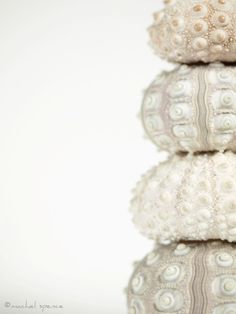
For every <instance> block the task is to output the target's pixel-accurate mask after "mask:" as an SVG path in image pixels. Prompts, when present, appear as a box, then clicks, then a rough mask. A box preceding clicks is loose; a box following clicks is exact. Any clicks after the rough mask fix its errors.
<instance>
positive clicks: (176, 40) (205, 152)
mask: <svg viewBox="0 0 236 314" xmlns="http://www.w3.org/2000/svg"><path fill="white" fill-rule="evenodd" d="M149 33H150V38H151V45H152V47H153V48H154V50H155V52H156V54H158V55H159V56H160V57H161V58H165V59H167V60H169V61H171V62H175V63H177V64H178V65H176V68H175V69H174V70H173V71H171V72H163V73H161V74H159V75H158V76H157V77H156V78H155V79H154V81H153V82H152V83H151V85H150V87H149V88H148V89H147V91H146V93H145V96H144V101H143V105H142V121H143V126H144V128H145V131H146V133H147V134H148V136H149V138H150V139H151V140H152V141H153V143H154V144H155V145H156V146H158V147H159V148H160V149H162V150H166V151H168V152H169V153H170V154H169V158H168V160H167V161H165V162H163V163H161V164H159V165H157V166H155V167H153V168H152V169H151V170H149V171H148V172H147V173H146V174H145V175H144V176H143V177H142V178H141V180H140V182H138V184H137V186H136V188H135V191H134V197H133V199H132V203H131V212H132V214H133V221H134V223H135V225H136V226H137V227H138V228H139V230H140V231H141V232H142V234H143V235H145V236H147V237H148V238H150V239H153V240H155V247H154V250H153V251H152V252H151V253H149V254H148V255H147V256H146V257H145V258H144V259H143V260H142V261H141V262H140V263H137V264H136V266H135V271H134V273H133V275H132V277H131V279H130V282H129V286H128V307H129V314H158V313H169V314H170V313H176V314H236V66H235V62H236V1H235V0H166V1H165V7H164V8H163V10H162V11H160V12H157V13H155V14H154V24H153V25H152V26H151V27H150V28H149Z"/></svg>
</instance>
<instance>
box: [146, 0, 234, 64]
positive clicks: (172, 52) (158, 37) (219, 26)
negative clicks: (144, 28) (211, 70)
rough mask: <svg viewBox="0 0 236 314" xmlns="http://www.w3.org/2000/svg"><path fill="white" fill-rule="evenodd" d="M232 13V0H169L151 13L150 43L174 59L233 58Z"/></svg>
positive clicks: (156, 49) (178, 60)
mask: <svg viewBox="0 0 236 314" xmlns="http://www.w3.org/2000/svg"><path fill="white" fill-rule="evenodd" d="M235 16H236V1H235V0H176V1H170V2H169V4H168V5H166V6H165V8H164V9H163V10H162V11H160V12H157V13H155V14H154V19H155V22H154V24H153V25H152V26H151V27H150V28H149V32H150V36H151V45H152V46H153V48H154V50H155V52H156V53H157V54H158V55H159V56H160V57H162V58H164V59H167V60H169V61H173V62H180V63H194V62H199V61H202V62H207V63H208V62H214V61H225V62H235V61H236V32H235V29H236V19H235Z"/></svg>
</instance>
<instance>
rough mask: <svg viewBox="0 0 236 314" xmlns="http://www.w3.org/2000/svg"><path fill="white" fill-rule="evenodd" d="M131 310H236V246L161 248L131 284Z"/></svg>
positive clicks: (134, 313) (142, 313) (147, 313)
mask: <svg viewBox="0 0 236 314" xmlns="http://www.w3.org/2000/svg"><path fill="white" fill-rule="evenodd" d="M128 306H129V314H158V313H163V314H164V313H177V314H236V244H229V243H222V242H220V241H217V242H211V243H206V242H202V243H198V244H195V243H191V244H190V243H188V244H184V243H180V244H174V245H171V246H168V247H159V248H158V247H157V248H156V249H155V250H153V251H152V252H151V253H150V254H149V255H148V256H147V257H146V258H145V259H144V260H143V261H142V262H140V263H138V265H137V266H136V269H135V271H134V274H133V275H132V278H131V280H130V283H129V286H128Z"/></svg>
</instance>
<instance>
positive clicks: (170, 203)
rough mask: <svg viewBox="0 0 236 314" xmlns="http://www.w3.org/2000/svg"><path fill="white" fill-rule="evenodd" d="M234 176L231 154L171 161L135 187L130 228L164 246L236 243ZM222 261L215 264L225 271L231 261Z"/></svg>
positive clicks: (179, 157)
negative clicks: (189, 242) (196, 242)
mask: <svg viewBox="0 0 236 314" xmlns="http://www.w3.org/2000/svg"><path fill="white" fill-rule="evenodd" d="M235 176H236V155H235V154H234V153H232V152H225V153H212V154H199V155H191V154H188V155H185V154H181V155H173V156H172V157H170V158H169V160H168V161H166V162H163V163H161V164H160V165H159V166H157V167H154V168H153V169H151V170H150V171H149V172H148V173H147V174H146V175H144V176H143V177H142V179H141V181H140V182H139V183H138V184H137V187H136V189H135V191H134V198H133V200H132V202H131V212H132V214H133V221H134V224H135V225H136V226H137V227H138V229H139V230H140V231H141V233H142V234H143V235H145V236H147V237H149V238H152V239H155V240H157V241H158V242H160V243H162V244H169V243H171V242H175V241H179V240H209V239H221V240H228V241H230V242H232V241H236V182H235V179H234V178H235ZM178 255H181V250H180V253H178V252H176V256H178ZM225 258H226V261H224V256H223V257H222V256H220V257H219V259H218V263H220V262H221V264H222V266H223V265H224V264H225V265H226V266H227V265H228V263H230V261H228V260H227V256H226V257H225ZM153 259H154V260H155V258H154V257H153ZM151 260H152V259H151Z"/></svg>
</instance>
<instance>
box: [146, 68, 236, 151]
mask: <svg viewBox="0 0 236 314" xmlns="http://www.w3.org/2000/svg"><path fill="white" fill-rule="evenodd" d="M141 115H142V121H143V125H144V128H145V130H146V132H147V134H148V136H149V137H150V139H151V140H152V141H153V142H154V143H155V144H156V145H157V146H158V147H159V148H160V149H162V150H167V151H169V152H178V151H182V152H199V151H215V150H216V151H224V150H227V149H229V150H232V151H236V67H234V66H226V65H223V64H221V63H214V64H211V65H209V66H206V65H203V66H200V65H198V66H188V65H182V66H179V67H177V68H176V69H175V70H173V71H171V72H163V73H162V74H161V75H158V76H157V77H156V78H155V80H154V81H153V82H152V84H151V86H150V87H149V88H148V89H147V91H146V92H145V96H144V100H143V105H142V113H141Z"/></svg>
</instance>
